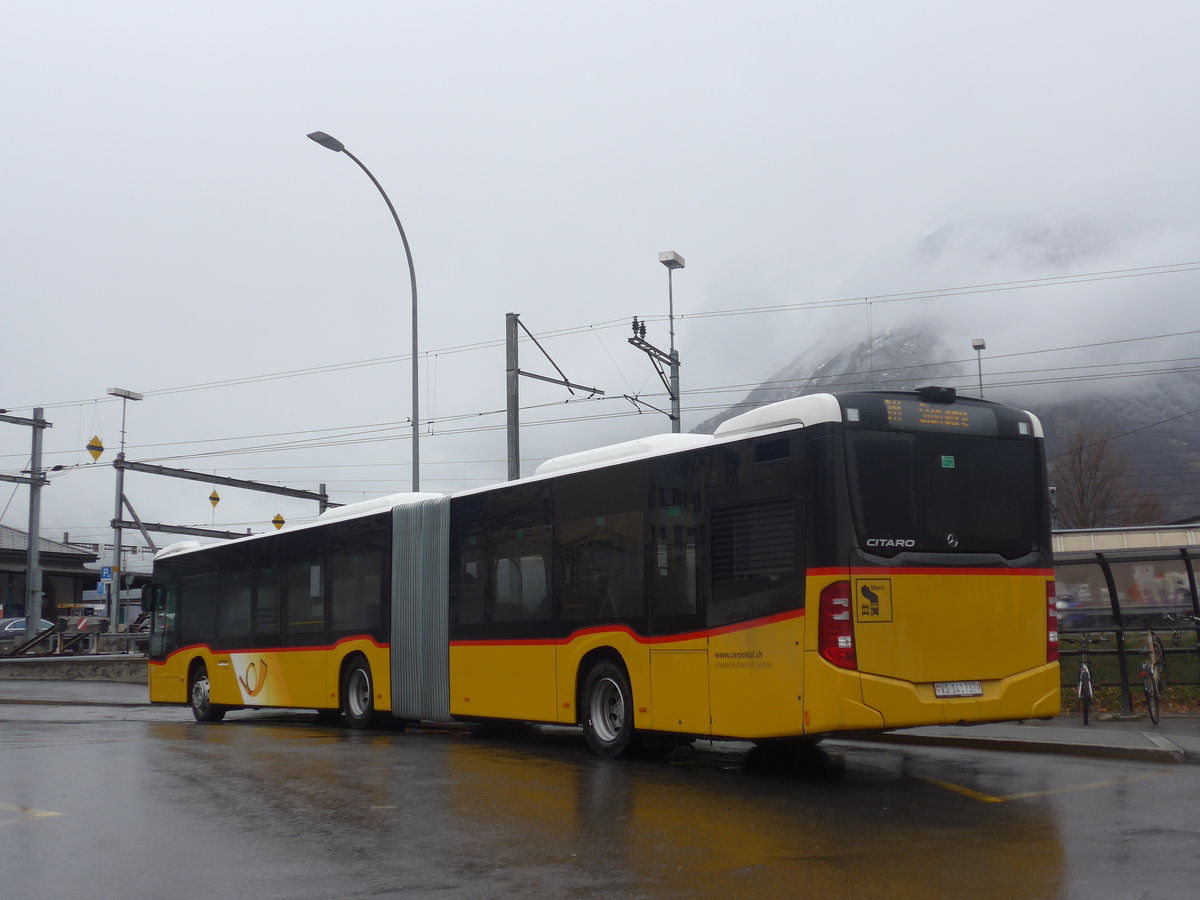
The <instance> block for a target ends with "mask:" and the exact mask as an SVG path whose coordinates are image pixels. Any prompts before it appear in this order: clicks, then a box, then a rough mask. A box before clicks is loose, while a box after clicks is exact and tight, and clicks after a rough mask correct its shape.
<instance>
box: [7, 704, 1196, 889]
mask: <svg viewBox="0 0 1200 900" xmlns="http://www.w3.org/2000/svg"><path fill="white" fill-rule="evenodd" d="M186 715H187V714H186V713H183V712H180V711H177V710H170V709H168V710H159V709H155V710H131V711H119V712H117V711H108V712H107V713H106V712H105V711H102V710H91V709H84V710H78V709H67V710H65V709H53V710H50V709H44V708H36V707H34V708H27V709H18V708H15V707H11V706H0V751H2V752H3V753H4V757H3V758H4V759H5V761H6V769H7V771H8V772H9V773H10V774H9V777H8V778H7V779H6V781H5V785H4V787H3V788H0V826H2V830H0V873H2V877H3V883H4V884H5V893H6V894H8V895H9V896H18V895H21V896H30V897H33V896H39V895H40V896H61V897H76V896H78V897H83V896H92V897H94V896H98V895H103V894H107V893H112V894H120V895H122V896H127V897H161V896H165V895H167V894H172V895H177V896H197V895H200V894H206V895H210V896H214V897H234V896H237V897H279V896H287V897H332V896H339V897H350V896H355V897H374V896H401V895H418V896H420V895H427V894H435V893H436V894H447V895H450V896H460V895H463V896H465V895H471V896H481V895H482V896H511V895H514V894H520V895H527V896H564V895H565V896H579V897H609V896H612V897H625V896H641V897H657V896H697V897H706V896H718V895H719V896H751V895H760V896H822V897H885V896H886V897H898V896H899V897H904V896H912V897H917V896H920V897H930V896H963V895H964V894H970V895H972V896H973V897H1018V896H1019V897H1059V896H1081V897H1082V896H1088V897H1093V896H1122V895H1128V894H1127V893H1126V889H1129V891H1131V892H1132V895H1140V894H1141V893H1142V888H1145V887H1146V886H1147V885H1148V884H1149V885H1152V886H1153V889H1152V890H1150V891H1149V893H1148V894H1147V896H1174V895H1175V894H1174V893H1173V889H1174V886H1178V887H1185V886H1186V887H1188V890H1187V891H1186V892H1185V893H1184V894H1181V896H1184V895H1186V896H1190V895H1191V891H1190V885H1192V884H1194V883H1195V878H1196V876H1197V874H1200V865H1198V864H1197V863H1196V862H1195V861H1194V851H1195V848H1196V846H1200V842H1198V841H1197V832H1196V826H1195V825H1193V824H1192V821H1193V817H1192V816H1191V815H1190V814H1188V807H1186V806H1184V805H1183V804H1182V803H1181V802H1180V801H1179V800H1178V798H1179V797H1181V796H1186V795H1187V793H1188V792H1190V793H1191V794H1193V795H1194V793H1195V791H1196V788H1197V787H1200V783H1198V782H1200V779H1198V778H1197V771H1196V769H1195V768H1193V767H1188V766H1180V767H1175V768H1166V769H1164V768H1162V767H1161V766H1153V767H1152V766H1144V765H1139V764H1135V763H1120V762H1112V761H1109V762H1097V761H1083V760H1079V759H1070V758H1050V757H1038V756H1028V755H1022V756H1018V755H1005V754H1001V753H994V752H991V753H989V752H979V751H975V752H972V751H966V750H949V749H946V750H943V749H938V748H911V747H907V748H904V749H896V748H891V747H884V746H880V745H857V744H853V743H842V742H828V743H827V744H826V745H824V749H823V750H822V751H820V752H818V753H810V754H808V755H807V756H805V757H804V758H799V757H793V758H787V759H780V758H778V757H777V756H774V755H770V754H761V753H758V752H757V751H749V750H748V749H747V747H745V746H744V745H742V746H735V745H724V746H723V745H708V744H698V745H696V746H694V747H692V748H688V749H685V750H676V751H673V752H672V753H670V754H669V755H667V756H665V757H661V758H657V759H651V758H647V759H640V760H633V761H616V762H614V761H610V760H601V759H597V758H595V757H592V756H590V755H589V754H588V753H587V751H586V748H585V746H584V744H583V742H582V739H581V738H579V737H578V736H576V735H573V734H569V733H563V732H558V731H552V732H550V733H532V734H530V735H527V736H525V737H522V738H520V739H517V738H496V737H481V736H475V735H471V734H469V733H466V732H464V731H460V730H436V729H433V730H428V731H417V732H404V731H401V730H399V729H393V730H380V731H375V732H369V733H355V732H349V731H346V730H343V729H340V728H336V727H325V726H320V725H317V724H316V721H315V718H314V717H313V716H311V715H303V714H286V713H285V714H280V713H270V714H267V713H238V714H234V715H231V716H230V718H229V720H228V721H227V722H226V723H224V724H221V725H210V726H200V725H195V724H193V723H191V722H190V721H187V720H185V718H184V717H185V716H186ZM17 773H20V774H19V775H17ZM1171 810H1177V811H1178V812H1177V813H1173V812H1169V811H1171ZM1164 812H1169V814H1164ZM35 813H36V814H35ZM50 814H53V815H50ZM1151 828H1152V829H1153V831H1150V829H1151ZM1139 833H1141V834H1142V835H1145V834H1150V835H1152V837H1151V838H1150V839H1146V838H1145V837H1141V838H1139V837H1137V835H1138V834H1139ZM1185 846H1188V847H1190V849H1189V850H1187V851H1186V852H1184V851H1183V847H1185ZM1154 848H1161V849H1154ZM1174 848H1179V850H1180V852H1178V853H1175V852H1174ZM50 862H52V863H53V865H52V867H51V871H52V872H53V880H52V881H47V880H46V879H47V877H48V876H47V871H46V868H45V865H46V864H47V863H50ZM1148 866H1149V867H1151V868H1148ZM49 883H52V884H53V885H54V887H55V890H54V891H53V892H51V893H50V894H47V893H46V892H45V888H46V885H47V884H49ZM10 889H12V893H9V890H10Z"/></svg>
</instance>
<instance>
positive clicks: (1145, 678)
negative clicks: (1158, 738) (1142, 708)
mask: <svg viewBox="0 0 1200 900" xmlns="http://www.w3.org/2000/svg"><path fill="white" fill-rule="evenodd" d="M1142 691H1143V692H1144V693H1145V694H1146V710H1147V711H1148V712H1149V713H1150V721H1151V722H1153V723H1154V724H1155V725H1157V724H1158V685H1157V684H1155V682H1154V674H1153V673H1152V672H1149V671H1147V672H1143V673H1142Z"/></svg>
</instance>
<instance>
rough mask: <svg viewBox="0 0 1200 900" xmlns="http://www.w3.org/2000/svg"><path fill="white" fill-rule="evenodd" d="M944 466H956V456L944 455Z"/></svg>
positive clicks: (950, 467) (949, 467)
mask: <svg viewBox="0 0 1200 900" xmlns="http://www.w3.org/2000/svg"><path fill="white" fill-rule="evenodd" d="M942 468H943V469H953V468H954V457H953V456H943V457H942Z"/></svg>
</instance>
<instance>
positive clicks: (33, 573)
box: [0, 406, 61, 637]
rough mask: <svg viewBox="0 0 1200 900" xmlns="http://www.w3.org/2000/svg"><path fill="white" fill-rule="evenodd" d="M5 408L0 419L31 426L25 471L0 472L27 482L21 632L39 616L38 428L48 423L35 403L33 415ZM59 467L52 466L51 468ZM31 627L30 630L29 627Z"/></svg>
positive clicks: (40, 472) (41, 473)
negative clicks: (23, 618) (25, 415)
mask: <svg viewBox="0 0 1200 900" xmlns="http://www.w3.org/2000/svg"><path fill="white" fill-rule="evenodd" d="M7 412H8V410H5V409H0V422H8V423H9V424H10V425H26V426H28V427H30V428H32V429H33V445H32V447H31V449H30V453H29V471H28V472H25V473H23V474H21V475H0V481H10V482H13V483H14V484H27V485H29V536H28V539H27V547H26V552H25V636H26V637H30V636H31V635H34V634H37V628H38V623H40V622H41V619H42V571H41V535H40V534H39V532H40V531H41V529H42V487H43V486H44V485H45V484H47V483H48V482H47V479H46V473H45V471H44V470H43V469H42V432H43V431H44V430H45V429H47V428H50V427H52V426H51V424H50V423H49V422H47V421H46V420H45V419H43V418H42V416H43V414H44V413H45V410H44V409H43V408H42V407H40V406H39V407H38V408H37V409H35V410H34V411H33V418H32V419H26V418H23V417H21V416H10V415H7ZM59 468H61V467H55V470H56V471H57V469H59ZM31 629H32V630H31Z"/></svg>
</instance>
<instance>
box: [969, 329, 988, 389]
mask: <svg viewBox="0 0 1200 900" xmlns="http://www.w3.org/2000/svg"><path fill="white" fill-rule="evenodd" d="M971 346H972V347H974V348H975V359H976V361H977V362H978V363H979V396H980V397H982V396H983V351H984V350H986V349H987V341H985V340H984V339H983V338H971Z"/></svg>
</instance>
